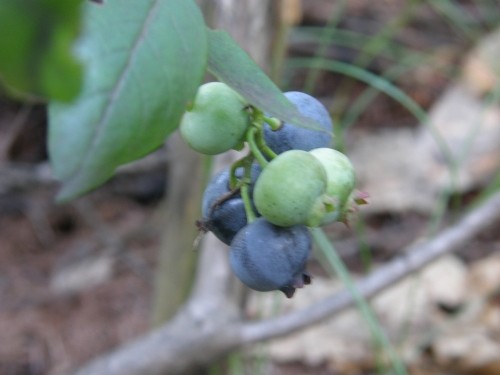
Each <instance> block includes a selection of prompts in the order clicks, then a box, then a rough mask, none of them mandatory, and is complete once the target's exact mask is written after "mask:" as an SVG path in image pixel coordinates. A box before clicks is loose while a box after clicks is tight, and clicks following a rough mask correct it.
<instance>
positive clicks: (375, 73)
mask: <svg viewBox="0 0 500 375" xmlns="http://www.w3.org/2000/svg"><path fill="white" fill-rule="evenodd" d="M199 3H200V6H201V8H202V9H203V11H204V14H205V16H206V20H207V23H208V24H209V25H211V26H212V27H218V28H222V29H225V30H227V31H228V32H229V33H230V34H231V35H232V36H233V37H234V38H235V39H236V40H237V41H238V42H239V43H240V44H241V45H242V46H243V48H245V49H246V50H247V51H248V52H249V54H250V55H251V56H252V57H253V58H254V59H255V60H256V61H257V62H258V63H259V65H261V66H262V67H263V69H264V70H266V72H267V73H268V74H269V75H270V77H271V78H272V79H273V80H274V81H275V82H276V83H277V85H278V86H279V87H280V88H281V89H282V90H283V91H291V90H299V91H304V92H307V93H310V94H311V95H313V96H315V97H317V98H318V99H320V100H321V101H322V102H323V103H324V104H325V106H327V108H328V109H329V111H330V114H331V116H332V118H333V119H334V121H335V124H336V130H335V131H336V138H335V144H334V147H335V148H338V149H339V150H341V151H343V152H345V153H346V154H347V155H348V156H349V157H350V158H351V160H352V162H353V164H354V165H355V167H356V170H357V174H358V187H359V189H360V190H362V191H366V192H368V193H369V195H370V199H369V205H366V206H363V207H362V208H361V209H360V211H359V213H358V217H357V219H355V220H354V221H353V222H352V223H351V226H350V228H347V227H346V226H343V225H341V224H335V225H331V226H328V227H327V228H326V232H327V234H328V236H329V237H330V239H331V240H332V242H333V244H334V246H335V248H336V250H337V252H338V254H339V255H340V256H341V258H342V259H343V261H344V262H345V264H346V265H347V267H348V268H349V270H350V271H351V272H352V275H353V277H354V278H357V277H362V275H363V274H366V273H367V272H369V271H370V270H372V269H375V268H376V267H377V266H378V265H380V264H383V263H384V262H387V261H389V260H391V259H394V257H396V256H398V254H400V253H401V252H402V251H403V250H404V249H405V248H406V247H407V246H409V245H410V244H413V243H416V242H418V241H420V240H423V239H426V238H429V237H431V236H433V235H435V234H436V233H439V231H440V230H441V229H443V228H446V227H448V226H452V225H453V224H454V223H455V222H456V220H457V219H458V218H459V217H460V216H461V215H462V214H463V213H465V212H467V211H468V210H469V209H470V208H471V207H474V205H475V204H477V203H478V202H480V201H481V200H483V199H484V198H486V197H488V196H489V195H491V194H493V193H494V192H495V191H498V189H500V173H499V171H500V2H499V1H498V0H460V1H458V0H456V1H452V0H435V1H423V0H421V1H417V0H414V1H403V0H380V1H366V0H351V1H346V0H344V1H341V0H336V1H334V0H302V1H300V0H280V1H277V0H276V1H272V0H271V1H265V0H252V1H250V0H248V1H246V2H244V4H242V3H241V2H237V1H236V0H233V1H223V0H219V1H217V0H207V1H199ZM46 132H47V119H46V111H45V106H44V105H43V104H33V103H28V102H17V101H13V100H11V99H9V98H8V97H7V96H5V95H3V96H1V97H0V374H5V375H42V374H54V375H58V374H65V373H68V372H70V371H72V370H74V369H77V368H78V367H80V366H82V365H83V364H85V363H86V362H88V361H89V360H91V359H93V358H95V357H97V356H99V355H101V354H104V353H106V352H108V351H109V350H111V349H113V348H115V347H118V346H119V345H121V344H123V343H125V342H128V341H130V340H132V339H133V338H137V337H140V336H141V334H143V333H145V332H147V331H148V330H149V329H150V328H151V326H152V324H153V325H158V324H160V323H161V322H163V321H166V320H168V318H169V317H171V316H172V314H173V313H174V312H175V311H176V310H177V308H178V307H179V305H180V304H181V303H182V301H183V299H184V298H185V297H186V295H187V294H188V292H189V287H190V285H191V280H192V278H193V275H194V273H195V271H194V270H195V261H196V257H197V253H196V252H194V251H191V246H190V245H187V246H186V245H185V246H184V247H183V250H184V255H183V256H182V255H181V256H180V258H182V259H180V258H176V257H175V256H174V257H171V256H169V254H172V253H173V252H172V251H170V250H171V242H172V241H174V239H173V237H172V234H171V233H170V234H169V235H170V237H168V236H167V234H165V232H166V231H167V232H168V228H169V224H172V223H169V220H171V218H172V216H170V215H169V214H168V212H167V210H166V206H167V205H168V200H171V201H172V200H174V201H175V200H176V199H178V197H176V195H175V194H176V192H178V186H179V185H178V184H179V181H176V180H174V179H173V178H172V176H175V175H176V174H175V170H176V169H177V170H178V169H180V170H182V169H183V168H184V169H185V168H186V164H183V163H184V162H185V159H186V158H185V157H184V156H183V155H186V154H185V153H186V151H185V150H179V146H178V144H177V143H176V142H175V138H173V140H172V141H170V142H169V143H167V144H166V145H165V147H163V148H162V149H160V150H158V151H156V152H155V153H153V154H151V155H150V156H148V157H147V158H145V159H143V160H141V161H139V162H136V163H134V164H131V165H129V166H127V167H124V168H122V169H120V170H119V172H118V173H117V175H116V176H115V177H114V178H113V180H112V181H110V182H109V183H107V184H106V185H105V186H104V187H101V188H99V189H98V190H96V191H94V192H92V193H90V194H88V195H87V196H85V197H83V198H80V199H78V200H75V201H73V202H72V203H68V204H64V205H57V204H55V203H54V197H55V194H56V193H57V189H58V183H57V182H56V181H55V180H54V179H53V178H52V175H51V173H50V167H49V164H48V160H47V149H46ZM196 160H197V161H196V162H197V163H198V164H199V165H202V166H205V165H208V164H209V163H206V160H198V159H196ZM217 163H219V165H220V164H224V163H227V161H220V160H219V161H216V165H218V164H217ZM204 171H205V172H204V173H205V174H207V173H208V172H207V168H204ZM184 182H185V181H184ZM184 182H183V183H184ZM176 184H177V185H176ZM202 188H203V186H202V185H201V184H198V183H195V184H194V190H196V191H198V194H199V192H201V189H202ZM181 189H182V187H181ZM193 199H195V198H193ZM197 214H198V215H199V213H197ZM195 219H196V217H189V218H187V221H186V222H187V223H192V226H189V228H190V229H189V231H188V234H187V238H188V240H187V243H188V244H190V243H192V241H194V238H195V236H196V228H195V227H194V220H195ZM499 233H500V223H496V224H494V225H492V226H489V227H487V228H485V230H484V232H483V233H482V234H481V235H480V236H478V237H477V238H475V239H474V240H473V241H471V242H470V243H464V244H463V246H461V247H460V248H457V249H456V251H455V252H454V253H453V254H452V255H447V256H445V257H443V258H440V259H439V260H438V261H436V262H434V263H433V264H432V265H430V266H428V267H426V268H425V269H424V270H423V271H422V272H420V273H419V274H418V275H413V276H410V277H408V278H407V279H405V280H403V281H402V282H400V283H398V284H397V285H394V286H393V287H391V288H390V289H389V290H387V291H386V292H384V293H382V294H381V295H380V296H378V297H377V298H375V299H373V300H372V301H371V302H372V307H373V309H374V311H375V313H376V315H377V317H378V319H379V321H380V324H381V325H382V327H383V329H384V331H385V332H386V334H387V336H388V337H389V338H390V340H391V342H392V343H393V345H394V347H396V348H397V351H398V353H399V355H400V357H401V358H402V359H403V361H404V363H405V364H406V365H407V367H408V372H409V373H411V374H430V375H432V374H443V375H444V374H478V375H494V374H500V234H499ZM179 236H180V235H179ZM162 254H163V255H162ZM165 254H166V255H165ZM176 256H177V255H176ZM169 267H170V268H174V269H178V270H180V271H181V272H182V273H183V275H184V276H182V278H181V279H179V278H175V277H174V275H173V274H172V273H170V274H169V275H170V276H168V277H166V279H165V278H164V277H162V276H161V275H166V273H168V272H167V270H168V269H169ZM310 271H311V274H312V275H313V277H314V281H313V284H312V285H311V286H308V287H307V289H304V290H300V291H298V293H297V295H296V296H295V297H294V298H293V299H292V300H286V301H284V299H283V297H282V296H281V295H279V294H274V293H269V294H261V293H250V294H249V295H247V296H246V298H247V303H246V304H245V315H246V316H247V317H249V318H252V319H253V318H259V317H266V316H272V315H278V314H280V313H281V312H284V311H290V310H291V309H295V308H300V307H304V306H308V305H310V304H311V303H314V301H318V300H321V299H322V298H324V297H325V296H327V295H330V294H331V293H333V292H334V291H335V290H337V289H339V288H340V287H341V285H342V284H341V282H340V281H338V279H337V277H335V275H334V272H333V266H332V264H331V263H329V262H328V259H327V257H325V254H322V253H321V252H319V251H317V252H316V253H315V256H314V258H313V259H312V260H311V264H310ZM173 279H174V281H172V280H173ZM165 285H170V289H169V288H168V287H166V286H165ZM171 289H173V291H172V290H171ZM374 341H375V340H374V338H373V337H372V335H371V334H370V331H369V329H367V328H366V324H365V322H364V321H363V318H362V317H361V316H360V315H359V314H358V313H357V312H356V310H355V309H352V310H349V311H346V312H345V313H342V314H341V315H339V316H336V317H333V318H332V319H330V320H328V321H327V322H325V323H322V324H320V325H317V326H315V327H313V328H310V329H306V330H304V331H303V332H301V333H298V334H294V335H291V336H289V337H287V338H285V339H280V340H275V341H272V342H271V343H266V344H259V345H256V346H255V347H252V348H246V349H245V350H244V351H242V352H239V353H235V354H233V355H231V356H230V357H229V358H228V359H224V360H222V361H220V362H219V363H216V364H214V365H213V366H212V368H210V369H208V370H207V373H210V374H276V375H281V374H311V375H319V374H322V375H326V374H332V375H333V374H335V375H337V374H339V375H340V374H342V375H343V374H380V373H387V371H386V370H387V368H386V366H384V365H383V364H381V361H380V356H379V355H378V353H379V351H380V350H381V349H380V348H379V347H377V345H375V344H374Z"/></svg>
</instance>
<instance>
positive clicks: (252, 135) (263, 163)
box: [247, 126, 268, 168]
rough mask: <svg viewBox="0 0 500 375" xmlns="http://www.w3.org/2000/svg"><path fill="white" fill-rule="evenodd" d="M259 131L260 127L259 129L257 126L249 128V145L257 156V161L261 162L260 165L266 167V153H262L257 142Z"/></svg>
mask: <svg viewBox="0 0 500 375" xmlns="http://www.w3.org/2000/svg"><path fill="white" fill-rule="evenodd" d="M258 132H259V129H257V128H256V127H253V126H252V127H250V129H248V131H247V142H248V146H249V147H250V151H251V152H252V154H253V156H254V157H255V159H257V161H258V162H259V164H260V166H261V167H262V168H264V167H265V166H266V165H267V163H268V161H267V160H266V158H265V157H264V155H262V152H261V151H260V148H259V146H258V145H257V142H256V139H255V138H256V133H258Z"/></svg>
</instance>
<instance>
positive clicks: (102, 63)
mask: <svg viewBox="0 0 500 375" xmlns="http://www.w3.org/2000/svg"><path fill="white" fill-rule="evenodd" d="M84 23H85V24H84V36H83V37H82V39H81V42H80V43H79V45H78V46H77V51H78V53H79V55H80V56H81V58H82V61H84V62H85V64H86V74H85V82H84V88H83V92H82V93H81V95H80V96H79V97H78V98H77V100H76V101H75V102H74V103H71V104H64V103H56V102H54V103H51V104H50V107H49V121H50V124H49V153H50V157H51V162H52V166H53V169H54V172H55V174H56V176H57V177H58V178H60V179H61V180H62V181H63V187H62V190H61V191H60V192H59V195H58V200H59V201H66V200H69V199H72V198H74V197H75V196H77V195H80V194H83V193H85V192H87V191H89V190H90V189H92V188H95V187H97V186H99V185H100V184H102V183H104V182H105V181H106V180H108V179H109V178H110V177H111V176H112V175H113V172H114V170H115V169H116V167H118V166H119V165H122V164H125V163H128V162H131V161H134V160H136V159H139V158H141V157H143V156H145V155H146V154H148V153H150V152H151V151H153V150H154V149H156V148H157V147H159V146H160V145H161V144H162V143H163V142H164V140H165V138H166V137H167V136H168V135H169V134H170V133H171V132H172V131H174V130H175V129H176V128H177V126H178V125H179V122H180V119H181V116H182V114H183V113H184V110H185V107H186V105H187V103H188V102H189V101H190V100H191V99H192V98H193V97H194V95H195V93H196V89H197V88H198V86H199V84H200V82H201V80H202V78H203V74H204V71H205V64H206V55H207V43H206V31H205V30H206V28H205V24H204V22H203V18H202V15H201V13H200V11H199V8H198V7H197V6H196V4H195V3H194V2H193V1H192V0H141V1H137V0H107V1H106V2H104V5H102V6H96V5H94V4H92V3H90V2H89V3H88V4H87V5H86V7H85V15H84Z"/></svg>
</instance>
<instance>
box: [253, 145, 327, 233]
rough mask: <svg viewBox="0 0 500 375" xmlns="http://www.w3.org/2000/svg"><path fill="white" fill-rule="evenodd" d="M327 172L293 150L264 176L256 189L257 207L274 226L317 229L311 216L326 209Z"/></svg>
mask: <svg viewBox="0 0 500 375" xmlns="http://www.w3.org/2000/svg"><path fill="white" fill-rule="evenodd" d="M325 192H326V172H325V169H324V168H323V166H322V165H321V163H320V162H319V161H318V159H317V158H315V157H314V156H312V155H311V154H309V153H308V152H307V151H302V150H289V151H286V152H284V153H282V154H280V155H278V156H277V157H276V158H275V159H273V160H272V161H271V162H270V163H269V164H268V165H267V166H266V168H264V170H263V171H262V173H261V174H260V176H259V178H258V180H257V183H256V184H255V189H254V201H255V206H256V207H257V210H258V211H259V213H260V214H261V215H262V216H264V217H265V218H266V219H267V220H269V221H270V222H271V223H273V224H275V225H279V226H283V227H287V226H292V225H296V224H305V225H309V226H311V225H317V221H318V220H317V218H314V219H313V221H312V222H311V215H313V216H317V215H316V214H315V212H317V211H318V210H321V208H322V207H323V200H324V198H325V196H324V194H325Z"/></svg>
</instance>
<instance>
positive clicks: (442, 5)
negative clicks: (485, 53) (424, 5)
mask: <svg viewBox="0 0 500 375" xmlns="http://www.w3.org/2000/svg"><path fill="white" fill-rule="evenodd" d="M428 3H429V5H430V6H431V7H433V8H434V9H435V10H436V11H437V12H438V13H440V14H441V15H443V16H444V17H445V18H446V20H447V21H448V23H449V24H450V25H451V26H452V27H453V28H454V29H455V30H457V31H458V32H459V33H461V34H463V35H464V36H465V37H466V38H467V39H468V40H469V41H471V42H475V41H476V40H477V39H478V37H479V33H478V30H477V29H473V28H472V27H470V26H469V25H468V24H467V20H466V19H465V16H464V14H463V13H462V10H461V8H460V7H459V6H458V5H455V4H453V1H450V0H429V1H428Z"/></svg>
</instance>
